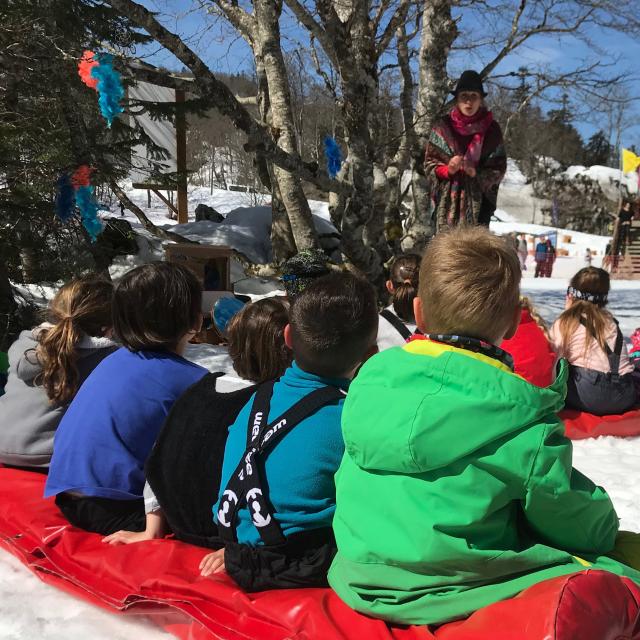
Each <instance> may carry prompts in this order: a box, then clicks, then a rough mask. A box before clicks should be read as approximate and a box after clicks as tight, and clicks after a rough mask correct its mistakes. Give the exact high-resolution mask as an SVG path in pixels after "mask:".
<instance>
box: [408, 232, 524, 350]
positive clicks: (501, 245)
mask: <svg viewBox="0 0 640 640" xmlns="http://www.w3.org/2000/svg"><path fill="white" fill-rule="evenodd" d="M521 277H522V275H521V270H520V262H519V261H518V256H517V254H516V250H515V248H514V246H513V243H512V242H506V241H505V239H504V238H500V237H498V236H495V235H493V234H491V233H490V232H489V231H488V230H487V229H484V228H481V227H471V226H466V225H464V226H460V227H456V228H455V229H452V230H449V231H443V232H440V233H438V235H437V236H436V237H435V238H434V239H433V240H432V241H431V243H430V244H429V246H428V247H427V250H426V252H425V255H424V258H423V259H422V265H421V267H420V284H419V296H420V300H421V301H422V308H423V313H424V318H423V320H424V323H425V326H426V329H427V331H428V332H429V333H443V334H457V335H463V336H467V337H470V338H480V339H483V340H488V341H489V342H492V343H495V342H497V341H499V340H501V339H502V337H503V336H504V335H505V334H506V333H507V331H508V330H509V327H510V326H511V323H512V322H513V318H514V313H515V310H516V309H518V308H519V297H520V278H521Z"/></svg>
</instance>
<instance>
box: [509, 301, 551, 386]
mask: <svg viewBox="0 0 640 640" xmlns="http://www.w3.org/2000/svg"><path fill="white" fill-rule="evenodd" d="M520 306H521V307H522V312H521V314H520V324H519V325H518V330H517V331H516V334H515V335H514V336H513V338H511V339H509V340H503V341H502V344H501V345H500V348H501V349H504V351H506V352H507V353H508V354H510V355H511V357H512V358H513V369H514V371H515V372H516V373H517V374H518V375H521V376H522V377H523V378H524V379H525V380H527V381H529V382H530V383H531V384H535V385H536V386H537V387H547V386H549V385H550V384H551V383H552V382H553V377H554V369H555V366H554V365H555V362H556V354H555V351H554V350H553V349H552V348H551V343H550V342H549V333H548V331H547V325H546V324H545V321H544V320H543V319H542V318H541V317H540V315H538V313H536V311H535V309H534V308H533V304H532V303H531V301H530V300H529V298H526V297H522V298H521V299H520Z"/></svg>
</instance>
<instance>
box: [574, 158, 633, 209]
mask: <svg viewBox="0 0 640 640" xmlns="http://www.w3.org/2000/svg"><path fill="white" fill-rule="evenodd" d="M564 176H565V177H566V178H569V179H575V178H578V177H580V176H586V177H587V178H590V179H591V180H594V181H595V182H598V183H599V184H600V186H601V187H602V191H603V192H604V194H605V196H606V197H607V198H608V199H609V200H611V201H613V202H617V201H618V199H619V198H620V187H621V186H623V187H624V189H623V192H624V191H625V190H626V191H627V192H628V193H629V194H635V193H638V174H637V173H622V171H621V170H620V169H612V168H611V167H602V166H600V165H593V166H592V167H583V166H582V165H574V166H571V167H569V168H568V169H567V170H566V171H565V172H564ZM625 195H626V194H625Z"/></svg>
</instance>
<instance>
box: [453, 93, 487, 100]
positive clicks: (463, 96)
mask: <svg viewBox="0 0 640 640" xmlns="http://www.w3.org/2000/svg"><path fill="white" fill-rule="evenodd" d="M457 98H458V100H459V101H460V102H479V101H480V100H482V96H481V95H480V94H479V93H459V94H458V96H457Z"/></svg>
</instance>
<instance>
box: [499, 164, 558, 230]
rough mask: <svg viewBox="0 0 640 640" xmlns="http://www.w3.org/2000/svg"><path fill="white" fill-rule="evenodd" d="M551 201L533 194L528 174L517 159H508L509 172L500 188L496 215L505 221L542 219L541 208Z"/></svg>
mask: <svg viewBox="0 0 640 640" xmlns="http://www.w3.org/2000/svg"><path fill="white" fill-rule="evenodd" d="M544 206H549V202H548V201H546V200H542V199H540V198H536V197H535V196H534V195H533V186H532V185H531V184H527V178H526V176H525V175H524V174H523V173H522V171H520V169H519V167H518V165H517V164H516V162H515V160H512V159H511V158H508V159H507V172H506V173H505V176H504V178H503V180H502V182H501V183H500V189H499V190H498V210H497V211H496V217H497V218H499V219H500V220H504V221H505V222H509V221H513V222H532V221H534V220H535V218H536V217H537V218H538V219H541V217H542V214H541V213H540V210H541V208H542V207H544Z"/></svg>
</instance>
